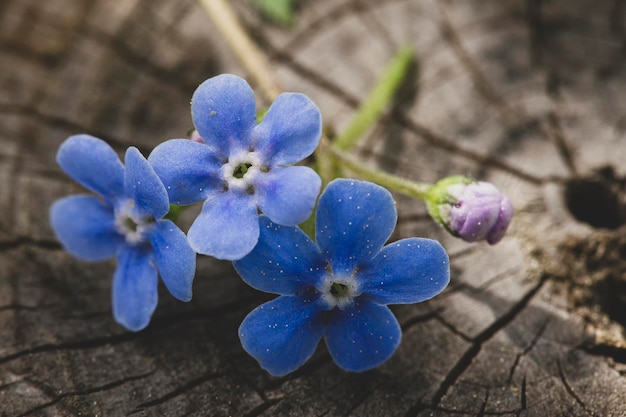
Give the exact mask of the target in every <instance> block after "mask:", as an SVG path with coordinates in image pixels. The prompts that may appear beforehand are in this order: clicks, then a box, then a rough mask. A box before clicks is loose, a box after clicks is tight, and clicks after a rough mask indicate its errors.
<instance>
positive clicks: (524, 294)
mask: <svg viewBox="0 0 626 417" xmlns="http://www.w3.org/2000/svg"><path fill="white" fill-rule="evenodd" d="M301 3H302V5H301V6H302V7H301V13H300V16H299V18H298V23H297V25H296V26H295V27H294V28H293V29H292V30H290V31H288V30H284V29H280V28H275V27H271V26H268V25H267V24H266V23H264V22H263V21H262V20H261V19H260V18H259V16H258V15H257V14H256V13H255V12H254V11H253V10H252V9H251V8H250V5H249V2H247V1H237V2H235V5H236V7H237V11H238V13H239V14H240V16H241V18H242V20H243V21H244V22H245V25H246V27H247V28H248V30H249V31H250V32H251V33H252V34H253V35H254V37H255V39H257V40H258V42H259V43H260V44H261V45H262V47H263V49H264V50H265V51H266V52H267V54H268V55H269V56H270V58H271V61H272V65H273V66H274V67H275V68H276V78H277V79H278V81H279V82H280V83H281V85H282V86H283V87H284V88H285V89H286V90H289V91H300V92H304V93H306V94H308V95H309V96H310V97H311V98H313V100H315V101H316V102H317V103H318V105H319V106H320V107H321V109H322V112H323V114H324V120H325V123H326V125H327V126H328V127H329V128H332V129H334V130H335V131H337V130H340V129H341V128H342V127H343V126H345V125H346V123H347V121H348V120H349V118H350V116H351V115H352V114H353V113H354V110H355V107H356V106H357V105H358V103H359V102H360V101H361V100H362V99H363V98H364V96H365V94H366V92H367V91H368V89H369V88H370V87H371V86H372V84H373V83H374V81H375V79H376V77H377V75H378V74H380V72H381V71H382V69H383V67H384V63H385V62H387V61H388V60H389V59H390V58H391V56H392V55H393V51H394V50H395V49H396V48H398V46H399V45H402V44H408V45H410V46H411V47H412V48H413V49H414V51H415V52H416V54H417V56H418V63H417V65H416V67H415V71H414V74H413V75H412V77H411V78H410V79H409V82H407V84H406V85H405V87H404V88H403V91H402V94H401V97H400V98H399V100H398V101H397V102H396V103H395V104H394V106H393V109H392V110H391V111H390V112H389V115H388V117H386V118H385V120H383V121H381V123H379V125H378V126H377V127H376V128H375V129H373V131H372V132H370V134H369V135H368V137H367V138H366V139H365V140H364V142H363V143H361V144H360V145H359V147H358V149H357V152H358V154H359V156H360V157H361V158H362V159H363V161H364V163H368V164H372V165H378V166H380V167H382V168H384V169H386V170H388V171H392V172H395V173H397V174H400V175H404V176H407V177H409V178H414V179H419V180H423V181H434V180H436V179H437V178H440V177H441V176H445V175H452V174H466V175H473V176H475V177H476V178H479V179H482V180H489V181H492V182H494V183H496V184H497V185H498V186H499V187H500V188H501V189H502V190H503V191H505V192H506V193H508V194H510V195H511V197H512V199H513V201H514V205H515V208H516V217H515V219H514V222H513V224H512V226H511V230H510V233H509V235H508V236H507V237H506V238H505V239H504V240H503V241H502V242H501V243H500V244H498V245H496V246H493V247H490V246H488V245H486V244H476V245H470V244H466V243H463V242H460V241H458V240H454V239H452V238H450V237H448V236H446V235H445V234H444V233H443V232H442V231H441V230H440V229H439V228H438V227H437V226H435V225H434V224H432V222H430V221H429V220H428V219H427V218H426V216H425V209H424V206H423V204H422V203H420V202H416V201H412V200H409V199H408V198H405V197H402V196H396V197H397V201H398V210H399V213H400V224H399V228H398V231H397V233H396V235H395V236H394V237H395V238H400V237H407V236H428V237H433V238H437V239H440V240H441V241H442V242H443V244H444V245H445V246H446V248H447V249H448V250H449V252H450V254H451V258H452V284H451V285H450V287H449V288H448V289H447V290H446V292H445V293H444V294H443V295H442V296H440V297H438V298H436V299H435V300H433V301H431V302H428V303H423V304H418V305H413V306H398V307H397V308H394V311H395V312H396V313H397V316H398V318H399V320H400V322H401V323H402V326H403V328H404V337H403V341H402V344H401V346H400V348H399V350H398V352H397V354H396V355H395V356H394V357H393V358H392V359H391V360H389V361H388V362H387V363H385V364H384V365H383V366H381V367H379V368H378V369H376V370H373V371H370V372H365V373H362V374H350V373H346V372H343V371H341V370H339V369H338V368H337V367H336V366H335V365H334V364H333V362H332V360H331V359H330V357H329V356H328V354H327V352H326V351H325V348H324V347H323V346H320V348H319V349H318V351H317V353H316V354H315V356H314V358H313V359H312V360H311V361H309V362H308V363H307V364H306V365H305V366H304V367H303V368H302V369H300V370H298V371H297V372H295V373H293V374H291V375H288V376H286V377H283V378H273V377H270V376H268V375H267V374H266V373H265V372H264V371H263V370H261V369H260V368H259V367H258V365H257V364H256V362H255V361H254V360H253V359H252V358H250V357H248V356H247V355H246V354H245V353H244V352H243V351H242V349H241V347H240V345H239V342H238V338H237V333H236V330H237V327H238V325H239V323H240V322H241V320H242V319H243V317H244V316H245V314H246V313H247V312H248V311H250V310H251V309H252V308H253V307H254V306H256V305H258V304H260V303H262V302H264V301H265V300H268V299H270V298H271V296H269V295H266V294H260V293H258V292H255V291H253V290H251V289H249V288H247V287H246V286H245V285H244V284H243V283H242V282H241V281H240V280H239V279H238V278H237V277H236V276H235V274H234V272H233V270H232V268H231V267H230V265H229V264H228V263H226V262H218V261H214V260H210V259H207V258H200V259H199V264H198V272H197V275H196V281H195V284H194V299H193V301H191V302H190V303H180V302H177V301H176V300H174V299H173V298H172V297H171V296H170V295H169V294H167V292H166V291H161V300H160V304H159V306H158V309H157V311H156V314H155V316H154V318H153V321H152V323H151V324H150V326H149V327H148V329H147V330H145V331H142V332H139V333H129V332H126V331H124V329H122V328H121V327H120V326H118V325H116V324H115V322H114V321H113V319H112V316H111V306H110V296H109V293H110V285H111V276H112V272H113V266H114V265H113V263H112V262H105V263H96V264H88V263H83V262H80V261H77V260H75V259H73V258H72V257H71V256H70V255H69V254H67V253H65V252H64V251H63V250H62V249H61V247H60V246H59V244H58V243H57V242H56V240H55V239H54V236H53V234H52V232H51V230H50V227H49V225H48V218H47V216H48V215H47V212H48V207H49V206H50V204H51V203H52V202H53V201H54V200H55V199H57V198H59V197H61V196H64V195H68V194H70V193H74V192H80V191H81V190H80V188H79V187H78V186H76V185H75V184H73V183H72V181H71V180H70V179H68V178H67V177H66V176H65V175H64V174H63V173H62V172H61V170H60V169H59V168H58V167H57V166H56V164H55V162H54V155H55V152H56V149H57V148H58V146H59V144H60V143H61V142H62V141H63V140H64V139H65V138H66V137H67V136H69V135H71V134H75V133H81V132H86V133H91V134H94V135H96V136H100V137H102V138H104V139H106V140H108V141H109V142H110V143H111V144H112V145H113V146H114V147H115V148H116V149H117V150H118V151H119V152H120V153H121V152H122V151H123V150H124V149H125V148H126V147H127V146H129V145H136V146H138V147H139V148H140V149H141V150H142V151H143V152H144V154H147V153H148V152H149V151H150V149H151V148H152V147H154V146H156V144H158V143H159V142H160V141H162V140H164V139H167V138H171V137H179V136H181V135H183V134H184V132H185V131H186V130H187V129H188V128H189V127H191V120H190V117H189V110H188V103H189V98H190V97H191V93H192V92H193V90H194V88H195V87H196V86H197V85H198V84H199V83H200V82H201V81H203V80H204V79H205V78H208V77H210V76H212V75H215V74H217V73H220V72H233V73H236V74H239V75H243V76H245V75H246V73H245V71H244V70H243V69H242V68H241V67H240V66H239V65H238V63H237V62H236V60H235V58H234V56H233V55H232V53H231V52H230V51H229V49H228V47H227V45H225V44H224V43H223V41H221V39H220V37H219V35H218V34H217V33H216V31H215V30H214V28H213V27H212V25H211V23H210V22H209V21H208V19H207V18H206V16H205V15H204V14H203V12H202V11H201V10H200V8H199V7H198V6H197V5H196V4H195V3H194V2H192V1H190V0H183V1H165V0H154V1H139V0H115V1H106V0H95V1H80V0H50V1H48V2H41V1H37V0H4V1H3V2H1V3H0V62H1V67H0V145H1V146H0V213H2V215H1V216H0V415H2V416H79V415H82V416H85V415H89V416H124V415H128V416H153V415H166V416H175V415H176V416H178V415H181V416H182V415H189V416H192V415H193V416H206V415H208V416H248V417H252V416H261V415H263V416H327V417H328V416H407V417H409V416H456V415H476V416H482V415H503V416H591V415H594V416H624V415H626V378H625V377H624V374H625V372H626V365H625V363H626V342H625V335H624V325H625V322H626V319H625V315H624V306H626V304H625V301H624V294H625V291H624V287H625V285H624V280H625V276H626V272H625V271H626V267H625V259H626V257H625V254H626V251H625V250H624V248H626V239H624V227H621V228H615V229H601V228H594V227H592V226H590V225H588V224H585V223H584V222H580V221H577V220H576V219H575V218H574V216H572V214H571V212H570V210H569V209H568V206H567V204H565V203H564V195H565V191H566V189H569V190H570V192H573V194H572V193H570V195H573V196H572V200H573V202H572V205H573V206H574V207H575V208H577V210H580V209H581V207H582V206H584V204H585V203H589V202H592V203H593V202H597V204H595V205H594V204H592V210H591V214H590V216H591V217H592V218H591V221H592V222H593V221H598V219H600V221H601V220H602V219H607V218H610V217H611V216H612V215H614V216H616V218H617V219H618V220H619V222H621V221H623V220H624V213H623V207H624V206H623V198H624V196H623V194H621V195H619V196H618V197H619V198H621V199H622V200H621V201H618V202H615V203H614V204H612V205H611V204H609V207H608V208H605V209H602V207H601V205H600V203H599V202H600V200H601V198H602V196H603V195H602V192H599V191H597V190H599V189H601V188H602V187H601V185H602V184H604V186H605V189H606V190H608V191H606V193H607V194H610V193H611V192H614V191H615V190H618V193H623V187H624V178H625V176H626V168H625V167H624V161H625V160H626V141H625V137H624V136H625V132H626V113H625V112H626V94H625V93H626V75H625V74H626V73H625V71H624V70H625V67H626V60H625V57H626V55H625V54H624V45H626V37H625V36H626V35H625V34H626V26H625V24H626V7H625V6H624V5H623V2H620V1H619V0H615V1H611V0H593V1H592V0H579V1H570V0H552V1H545V2H542V1H541V0H527V1H522V0H513V1H506V2H504V1H494V0H492V1H484V0H468V1H452V0H450V1H439V2H438V1H435V0H384V1H374V0H370V1H367V0H319V1H314V2H301ZM602 166H611V167H613V168H614V175H613V177H614V178H612V177H611V176H610V175H607V174H606V172H605V175H604V176H602V175H599V174H598V175H596V176H595V177H593V178H592V173H593V172H594V170H596V169H597V168H599V167H602ZM584 178H592V179H594V181H595V183H594V184H595V186H594V187H591V188H585V187H582V186H580V184H583V185H584V184H585V183H580V181H581V179H584ZM607 178H608V179H607ZM576 181H579V182H576ZM568 184H569V185H568ZM576 184H578V185H579V187H576V186H575V185H576ZM581 190H582V191H581ZM576 191H578V194H577V193H576ZM620 216H621V217H620ZM587 217H589V216H587ZM187 220H188V219H187ZM588 220H589V219H588ZM619 222H618V223H619Z"/></svg>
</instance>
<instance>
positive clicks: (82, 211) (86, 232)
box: [50, 195, 125, 261]
mask: <svg viewBox="0 0 626 417" xmlns="http://www.w3.org/2000/svg"><path fill="white" fill-rule="evenodd" d="M50 224H51V225H52V228H53V229H54V232H55V233H56V235H57V237H58V238H59V240H60V241H61V243H62V244H63V246H64V247H65V249H67V251H68V252H70V253H71V254H72V255H74V256H75V257H77V258H79V259H82V260H85V261H100V260H103V259H107V258H111V257H113V256H114V255H115V253H116V252H117V249H118V248H119V247H120V245H122V244H124V242H125V239H124V237H123V236H122V235H120V234H119V233H118V232H117V230H116V228H115V223H114V214H113V208H112V207H110V206H107V205H105V204H103V203H102V202H101V201H100V200H99V199H98V198H96V197H94V196H90V195H74V196H70V197H65V198H62V199H59V200H57V201H55V202H54V204H53V205H52V207H51V208H50Z"/></svg>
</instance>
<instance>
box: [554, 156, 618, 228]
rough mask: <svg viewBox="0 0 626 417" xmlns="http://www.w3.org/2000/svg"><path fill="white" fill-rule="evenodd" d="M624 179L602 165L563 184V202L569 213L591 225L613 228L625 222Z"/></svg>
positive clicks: (610, 168)
mask: <svg viewBox="0 0 626 417" xmlns="http://www.w3.org/2000/svg"><path fill="white" fill-rule="evenodd" d="M625 187H626V183H625V181H624V179H623V178H617V177H616V175H615V171H614V170H613V168H612V167H603V168H600V169H599V170H598V171H596V172H594V173H593V174H592V175H590V176H588V177H586V178H575V179H572V180H570V181H568V182H567V184H566V186H565V204H566V205H567V208H568V209H569V211H570V212H571V213H572V215H573V216H574V217H575V218H576V219H577V220H578V221H581V222H584V223H587V224H589V225H591V226H593V227H598V228H605V229H617V228H618V227H620V226H621V225H623V224H624V223H626V205H625V204H624V200H625V196H626V189H625Z"/></svg>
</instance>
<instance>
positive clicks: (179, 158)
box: [148, 139, 224, 205]
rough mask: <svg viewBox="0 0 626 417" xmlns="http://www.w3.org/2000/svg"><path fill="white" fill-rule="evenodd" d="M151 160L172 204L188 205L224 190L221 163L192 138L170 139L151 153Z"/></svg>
mask: <svg viewBox="0 0 626 417" xmlns="http://www.w3.org/2000/svg"><path fill="white" fill-rule="evenodd" d="M148 161H149V162H150V164H151V165H152V167H153V168H154V171H155V172H156V173H157V175H158V176H159V177H160V178H161V181H163V184H164V185H165V189H166V190H167V194H168V195H169V198H170V202H171V203H172V204H177V205H187V204H193V203H197V202H199V201H203V200H205V199H206V198H208V197H209V196H211V195H212V194H214V193H215V192H216V191H218V190H219V191H221V190H222V189H223V187H224V181H223V180H222V176H221V171H220V169H221V166H222V165H223V164H222V162H221V161H220V160H219V159H218V158H217V157H216V155H215V152H214V151H213V150H212V149H211V148H210V147H208V146H207V145H204V144H202V143H198V142H193V141H191V140H189V139H170V140H168V141H166V142H163V143H161V144H160V145H158V146H157V147H156V148H154V149H153V150H152V152H151V153H150V155H149V156H148Z"/></svg>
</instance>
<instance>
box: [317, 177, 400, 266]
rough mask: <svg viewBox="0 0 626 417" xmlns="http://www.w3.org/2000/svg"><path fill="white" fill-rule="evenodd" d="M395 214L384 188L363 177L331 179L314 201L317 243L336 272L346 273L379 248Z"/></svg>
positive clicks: (394, 219)
mask: <svg viewBox="0 0 626 417" xmlns="http://www.w3.org/2000/svg"><path fill="white" fill-rule="evenodd" d="M397 217H398V216H397V213H396V207H395V203H394V201H393V198H392V197H391V193H389V191H387V190H386V189H385V188H383V187H380V186H378V185H376V184H372V183H370V182H366V181H357V180H349V179H337V180H334V181H332V182H331V183H330V184H328V186H327V187H326V190H324V192H323V193H322V195H321V196H320V199H319V202H318V207H317V221H316V239H317V244H318V245H319V247H320V249H321V250H322V253H323V254H324V255H325V256H326V257H327V258H328V259H329V260H330V262H331V264H332V267H333V271H334V272H335V273H336V274H348V275H350V274H352V272H353V271H354V268H355V267H356V266H357V265H358V264H360V263H362V262H366V261H368V260H370V259H372V258H373V257H374V256H375V255H376V254H377V253H378V252H379V251H380V249H381V248H382V247H383V245H384V244H385V242H386V241H387V239H389V236H391V233H392V232H393V229H394V227H395V225H396V220H397Z"/></svg>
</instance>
